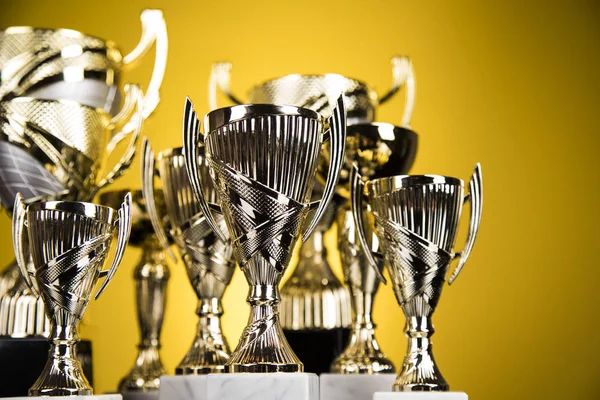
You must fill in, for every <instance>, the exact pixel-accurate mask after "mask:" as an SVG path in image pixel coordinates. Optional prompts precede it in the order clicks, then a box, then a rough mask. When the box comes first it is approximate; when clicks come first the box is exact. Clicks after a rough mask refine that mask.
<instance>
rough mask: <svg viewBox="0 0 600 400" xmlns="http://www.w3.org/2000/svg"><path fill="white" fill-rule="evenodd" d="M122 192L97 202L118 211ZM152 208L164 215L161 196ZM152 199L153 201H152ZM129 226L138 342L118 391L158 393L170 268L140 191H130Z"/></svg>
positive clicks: (108, 195)
mask: <svg viewBox="0 0 600 400" xmlns="http://www.w3.org/2000/svg"><path fill="white" fill-rule="evenodd" d="M125 194H126V191H124V190H117V191H111V192H105V193H102V194H101V195H100V198H99V201H100V203H101V204H103V205H107V206H109V207H113V208H117V207H118V204H119V202H120V199H122V198H123V196H124V195H125ZM155 197H156V199H155V202H154V205H153V206H154V207H157V208H159V209H160V210H161V214H163V215H164V213H165V202H164V197H162V193H156V194H155ZM153 200H154V199H153ZM131 214H132V225H131V235H130V240H129V244H130V245H131V246H136V247H139V248H140V249H141V253H142V256H141V258H140V260H139V262H138V264H137V265H136V267H135V270H134V272H133V278H134V280H135V297H136V310H137V320H138V325H139V328H140V343H139V344H138V346H137V348H138V354H137V357H136V361H135V364H134V366H133V367H132V368H131V370H130V371H129V373H128V374H127V375H126V376H125V377H124V378H123V379H122V380H121V382H120V383H119V392H121V393H126V392H150V391H156V390H158V388H159V386H160V377H161V375H165V374H166V371H165V368H164V367H163V364H162V361H161V359H160V353H159V351H160V347H161V344H160V334H161V330H162V324H163V319H164V314H165V306H166V301H167V292H166V290H167V284H168V281H169V278H170V275H171V274H170V272H169V267H168V265H167V264H166V263H165V257H164V253H163V249H162V247H161V246H160V244H159V242H158V240H157V238H156V235H155V234H154V230H153V229H152V226H151V223H150V220H149V217H148V214H147V211H146V201H145V200H144V197H143V196H142V192H141V191H140V190H136V191H133V192H132V213H131Z"/></svg>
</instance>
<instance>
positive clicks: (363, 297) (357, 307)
mask: <svg viewBox="0 0 600 400" xmlns="http://www.w3.org/2000/svg"><path fill="white" fill-rule="evenodd" d="M350 295H351V299H352V312H353V313H354V325H355V327H356V328H357V329H358V328H368V329H373V328H375V324H374V323H373V318H372V312H373V300H374V298H375V296H374V294H373V293H367V292H363V291H362V290H360V289H359V288H358V287H355V286H350Z"/></svg>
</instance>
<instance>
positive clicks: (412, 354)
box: [393, 317, 449, 392]
mask: <svg viewBox="0 0 600 400" xmlns="http://www.w3.org/2000/svg"><path fill="white" fill-rule="evenodd" d="M404 332H405V334H406V336H408V346H407V351H406V357H404V361H403V362H402V370H401V371H400V373H399V374H398V378H397V379H396V382H394V386H393V390H394V391H395V392H408V391H448V390H449V386H448V383H447V382H446V380H445V379H444V377H443V376H442V374H441V373H440V371H439V369H438V367H437V365H436V363H435V359H434V358H433V352H432V347H431V339H430V338H431V335H433V333H434V329H433V324H432V323H431V318H430V317H409V318H407V319H406V325H405V327H404Z"/></svg>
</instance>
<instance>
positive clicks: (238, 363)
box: [227, 275, 304, 372]
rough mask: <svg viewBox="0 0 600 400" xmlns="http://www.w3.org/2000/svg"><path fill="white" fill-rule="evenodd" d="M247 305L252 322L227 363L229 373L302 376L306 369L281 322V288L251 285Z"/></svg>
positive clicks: (249, 322)
mask: <svg viewBox="0 0 600 400" xmlns="http://www.w3.org/2000/svg"><path fill="white" fill-rule="evenodd" d="M246 277H248V275H246ZM279 278H281V277H280V276H279ZM277 283H278V282H277ZM247 302H248V304H250V307H251V309H250V318H249V320H248V325H247V326H246V328H245V329H244V331H243V332H242V336H241V338H240V341H239V343H238V345H237V348H236V349H235V351H234V353H233V354H232V355H231V358H230V359H229V362H228V363H227V367H228V371H229V372H302V371H303V370H304V365H303V364H302V362H301V361H300V360H299V359H298V357H297V356H296V354H295V353H294V351H293V350H292V348H291V347H290V345H289V343H288V341H287V339H286V338H285V335H284V333H283V330H282V328H281V324H280V321H279V302H280V297H279V290H278V287H277V284H275V285H251V286H250V290H249V293H248V298H247Z"/></svg>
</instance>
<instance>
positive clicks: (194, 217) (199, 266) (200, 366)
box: [142, 139, 235, 375]
mask: <svg viewBox="0 0 600 400" xmlns="http://www.w3.org/2000/svg"><path fill="white" fill-rule="evenodd" d="M198 162H199V165H200V168H199V170H200V173H201V174H203V176H204V178H205V179H207V178H208V165H207V164H206V159H205V158H204V156H203V152H200V153H199V158H198ZM154 164H155V161H154V153H153V152H152V149H151V146H150V143H149V141H148V140H147V139H145V140H144V152H143V158H142V168H143V169H142V187H143V189H142V191H143V193H144V197H145V198H146V199H148V198H150V196H153V194H154V175H158V176H159V177H160V179H161V181H162V183H163V187H162V190H163V194H164V198H165V205H166V212H167V215H168V221H169V223H170V225H171V232H170V233H171V236H172V237H173V239H174V241H175V243H176V244H177V247H178V248H179V253H180V255H181V257H182V258H183V261H184V263H185V266H186V271H187V274H188V278H189V280H190V283H191V284H192V287H193V289H194V291H195V293H196V296H197V298H198V307H197V309H196V314H197V315H198V317H199V321H198V328H197V332H196V336H195V337H194V340H193V342H192V346H191V347H190V349H189V350H188V352H187V354H186V355H185V356H184V358H183V360H182V361H181V362H180V363H179V365H178V366H177V367H176V369H175V373H176V374H178V375H182V374H183V375H188V374H208V373H216V372H222V371H224V368H225V367H224V365H225V363H226V362H227V360H228V359H229V354H230V353H231V351H230V349H229V345H228V343H227V339H226V338H225V336H224V334H223V333H222V329H221V316H222V315H223V307H222V304H221V299H222V297H223V294H224V293H225V289H226V288H227V285H229V282H230V281H231V277H232V275H233V272H234V271H235V260H234V258H233V250H232V248H231V244H230V243H229V242H228V241H227V242H222V241H220V240H218V238H217V236H216V235H215V233H214V232H213V231H212V230H211V228H210V226H209V225H208V222H207V220H206V218H205V217H204V216H203V214H202V213H201V211H200V206H199V204H198V201H197V200H196V198H195V197H194V194H193V192H192V188H191V187H190V182H189V179H188V175H187V171H186V167H185V160H184V157H183V152H182V149H181V148H176V149H169V150H165V151H162V152H161V153H159V154H158V171H156V170H155V167H154ZM205 189H206V196H207V197H208V198H209V199H212V200H213V201H215V199H216V189H215V188H214V187H213V186H212V185H206V186H205ZM152 204H154V203H153V202H147V205H148V209H149V213H148V214H149V215H150V216H151V220H152V225H153V226H154V229H155V231H156V232H160V231H163V234H164V231H165V227H164V220H163V219H162V216H161V215H160V214H159V213H158V211H157V210H154V211H152V212H150V209H151V206H152ZM217 225H218V226H220V227H221V229H224V227H225V222H224V220H223V217H219V219H218V221H217ZM165 236H166V235H165Z"/></svg>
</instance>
